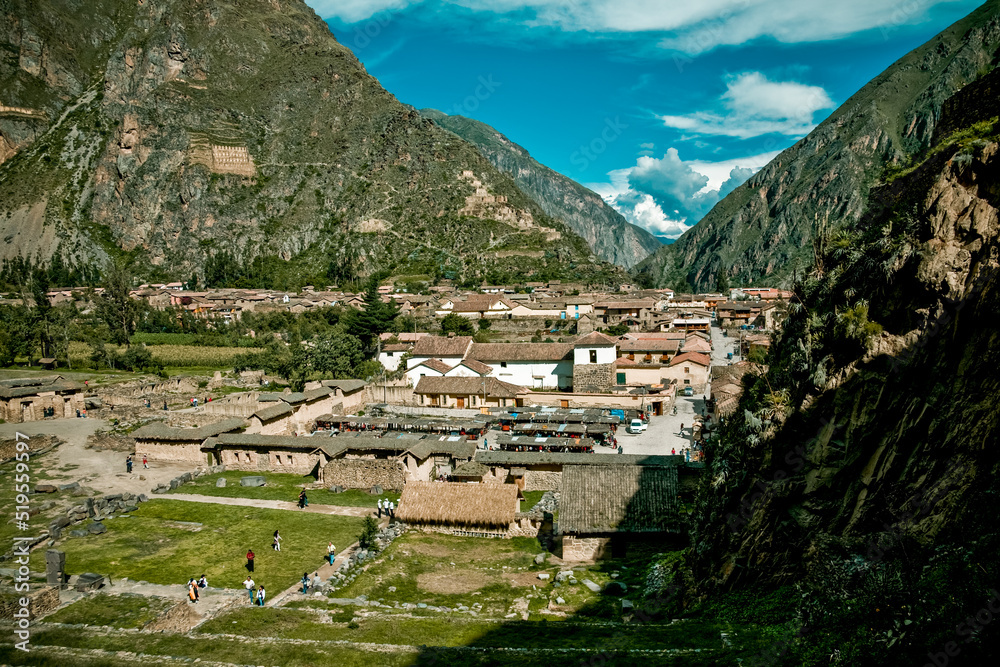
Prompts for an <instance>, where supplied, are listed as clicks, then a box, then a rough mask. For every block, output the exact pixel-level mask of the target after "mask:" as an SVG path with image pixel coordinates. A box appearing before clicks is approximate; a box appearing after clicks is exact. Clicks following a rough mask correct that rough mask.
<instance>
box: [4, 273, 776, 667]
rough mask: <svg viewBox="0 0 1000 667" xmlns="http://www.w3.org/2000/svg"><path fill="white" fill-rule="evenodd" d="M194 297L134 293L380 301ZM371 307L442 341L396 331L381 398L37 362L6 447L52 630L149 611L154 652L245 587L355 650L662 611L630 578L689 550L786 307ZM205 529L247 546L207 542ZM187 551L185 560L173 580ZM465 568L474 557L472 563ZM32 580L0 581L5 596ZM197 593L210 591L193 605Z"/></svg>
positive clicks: (627, 302)
mask: <svg viewBox="0 0 1000 667" xmlns="http://www.w3.org/2000/svg"><path fill="white" fill-rule="evenodd" d="M182 288H183V285H180V284H171V285H157V286H142V287H141V288H138V289H136V290H134V291H133V292H132V294H131V296H132V298H134V299H136V300H139V299H142V300H144V301H146V302H147V303H148V304H149V306H150V307H152V308H161V309H166V310H170V312H175V309H178V308H181V309H184V310H185V311H187V312H189V313H190V314H192V315H194V316H196V317H199V318H206V319H208V320H209V321H210V322H211V323H212V325H213V326H215V327H226V326H229V324H227V323H228V322H231V321H232V320H233V319H239V318H240V317H241V314H242V313H245V312H259V311H267V310H274V311H282V310H284V311H287V312H290V313H297V312H301V311H302V310H303V309H308V308H324V307H327V308H329V307H334V306H336V305H341V306H344V307H348V308H364V301H363V299H362V296H361V295H353V294H341V293H335V292H329V291H326V292H314V291H311V290H303V291H302V292H300V293H297V294H286V293H273V292H265V291H246V290H219V291H215V292H205V293H198V292H191V291H188V290H184V289H182ZM378 291H379V292H380V298H381V300H382V301H383V302H387V301H388V300H390V299H391V300H394V301H396V302H398V303H399V305H400V311H401V312H409V313H410V314H411V315H413V316H414V321H415V322H420V323H421V326H418V327H416V328H418V329H424V330H423V331H419V330H418V331H414V332H405V331H400V332H397V333H388V332H386V333H383V334H381V336H380V337H379V339H378V342H377V361H378V362H379V363H380V364H381V367H382V368H383V371H382V372H381V373H379V374H376V375H375V376H373V377H369V378H357V379H322V378H316V379H307V380H306V382H305V383H304V385H303V386H302V387H300V388H297V389H298V390H293V388H291V387H289V386H287V383H285V382H283V381H282V380H281V378H276V377H269V376H268V375H267V374H266V373H265V372H263V371H260V370H244V371H241V372H235V371H232V370H229V371H226V370H217V371H214V372H212V373H211V374H206V375H203V376H199V375H198V374H196V373H192V374H178V375H172V376H170V377H167V378H162V377H161V378H156V377H144V378H133V377H123V378H114V379H109V378H108V377H107V376H103V375H88V374H87V373H86V372H82V371H72V370H69V369H63V368H59V367H57V364H54V363H53V362H54V360H51V359H41V360H39V361H38V365H39V366H41V367H42V370H38V371H34V372H32V373H28V374H22V376H20V377H16V376H15V375H16V371H13V370H11V371H4V373H5V375H4V378H5V379H3V380H0V418H2V419H3V420H4V422H6V423H5V424H2V425H0V434H2V438H3V439H4V440H5V441H6V444H5V449H11V450H13V449H14V448H15V446H16V445H17V442H16V441H17V440H18V439H20V438H25V439H26V441H27V442H28V446H29V447H30V451H31V456H32V460H33V466H35V467H34V468H33V471H34V473H33V476H32V480H33V482H36V483H34V484H32V486H31V490H32V491H33V493H32V494H31V498H32V500H31V502H32V506H33V514H32V516H31V520H30V525H31V534H32V537H31V538H30V540H28V542H29V547H30V553H31V556H30V563H31V572H32V574H31V576H32V577H33V578H34V580H35V581H36V582H37V584H36V585H35V586H34V587H33V596H32V600H33V602H32V604H33V605H34V607H33V609H34V611H33V613H34V614H35V618H36V619H37V620H38V622H39V623H41V625H40V627H47V626H45V623H46V622H47V621H46V619H55V620H53V624H54V625H53V627H61V626H59V623H60V622H65V621H66V619H70V620H72V619H79V618H81V617H82V616H86V614H83V612H84V611H86V612H87V614H89V613H92V611H93V609H92V607H93V605H95V604H98V602H99V603H100V604H101V605H109V604H110V605H112V606H116V605H124V606H123V607H122V609H121V610H120V611H119V613H120V614H122V615H123V617H125V618H130V619H131V618H132V617H133V616H136V614H138V612H137V611H136V606H137V605H138V606H139V608H140V609H146V611H144V612H143V613H142V614H139V616H141V617H142V618H143V619H144V620H143V621H142V628H143V629H144V631H147V630H156V631H163V630H164V629H165V628H166V629H168V631H171V632H184V633H186V632H192V631H194V632H201V631H207V630H206V628H212V627H216V626H218V624H219V623H220V622H222V619H228V618H233V619H234V620H233V621H232V623H233V624H236V626H238V627H242V624H244V623H248V622H249V623H252V619H250V618H247V617H246V616H245V614H246V611H247V610H246V608H245V600H246V596H245V591H243V590H242V589H243V588H244V586H245V585H246V581H247V580H250V578H251V577H256V578H257V579H262V578H263V577H264V576H265V575H262V574H255V573H266V578H267V580H268V581H267V583H268V584H269V585H268V589H269V597H270V599H269V601H267V602H266V605H267V606H268V607H269V608H270V609H273V610H274V612H273V613H283V614H291V613H293V612H292V610H296V611H295V612H294V613H296V614H299V615H300V616H301V615H302V614H306V618H307V620H315V619H314V616H315V615H316V614H318V615H319V618H320V620H321V622H323V623H333V624H334V625H337V624H338V623H340V621H337V620H335V619H337V618H341V617H343V618H344V619H346V618H347V617H348V616H350V619H349V620H346V621H344V622H343V623H340V625H341V626H343V627H346V626H347V625H348V624H355V625H356V624H357V623H359V622H362V621H363V620H364V619H368V620H369V625H374V624H376V623H381V622H384V621H385V617H386V616H387V615H391V614H404V615H411V614H412V613H414V612H417V611H420V612H424V611H425V610H429V611H430V612H433V613H435V614H439V615H440V614H460V615H464V616H467V617H472V618H477V619H478V618H480V617H482V616H485V617H487V618H488V619H489V622H490V623H500V622H512V621H520V622H526V623H533V622H537V621H538V620H539V619H547V618H552V619H562V620H566V619H572V618H576V617H578V616H579V615H580V614H585V613H590V612H589V611H588V610H593V609H600V610H602V611H601V612H600V613H601V615H602V616H603V617H604V618H606V619H612V620H614V621H615V622H627V620H628V619H630V618H631V617H632V616H633V615H634V613H635V609H636V605H639V604H641V602H640V600H639V598H641V597H643V596H644V595H645V596H648V594H649V592H650V591H649V590H646V589H647V588H648V586H647V584H648V582H646V581H644V580H642V581H640V580H637V579H636V577H637V576H638V574H639V572H640V571H643V570H644V569H645V568H646V567H647V566H648V565H649V562H650V561H649V559H650V558H654V559H655V558H657V557H662V556H663V554H665V553H670V552H674V551H677V550H679V549H682V548H683V547H684V546H686V544H687V534H686V527H685V516H686V515H687V513H688V512H690V511H691V507H692V504H693V503H694V500H695V494H696V489H697V486H698V484H699V480H700V477H701V474H702V471H703V469H704V464H703V458H704V455H705V446H706V444H707V443H709V442H710V441H711V439H712V437H713V432H714V431H715V430H716V429H718V428H719V427H720V424H722V423H723V422H724V420H725V419H726V417H727V416H728V415H730V414H731V413H732V411H733V410H735V408H736V405H737V404H738V401H739V396H740V394H741V392H742V391H743V383H742V377H743V375H744V374H746V373H753V372H760V370H761V368H762V366H761V365H762V363H763V362H764V359H765V358H766V352H767V348H768V346H769V345H770V335H771V333H773V332H774V331H776V330H778V329H779V328H780V326H781V322H782V320H783V317H784V314H785V311H786V307H787V304H788V303H789V302H790V300H791V298H792V295H791V294H790V293H788V292H782V291H779V290H772V289H762V288H761V289H758V288H745V289H739V290H737V289H734V290H732V291H731V292H730V293H729V294H728V295H722V294H697V295H683V294H675V293H673V292H672V291H670V290H659V291H643V290H635V289H632V288H631V286H622V288H621V289H620V290H618V291H616V292H613V293H608V292H604V293H588V292H586V291H583V290H581V289H580V286H572V285H566V286H564V285H561V284H559V283H546V284H532V285H527V286H522V287H521V288H520V291H518V290H515V289H513V288H508V287H504V286H483V287H482V288H481V289H480V290H477V291H475V292H468V291H466V292H464V293H462V292H459V291H457V290H454V289H449V291H447V292H446V291H444V290H441V291H435V292H433V293H432V294H427V295H412V294H409V293H404V292H396V291H393V290H392V289H391V288H390V289H387V288H386V287H385V286H383V287H380V288H379V290H378ZM49 296H50V298H51V299H53V300H58V299H59V298H67V299H76V300H80V299H84V300H85V299H86V298H88V296H87V295H86V294H83V293H81V292H80V291H78V290H55V291H53V292H52V293H51V294H50V295H49ZM456 315H457V316H459V317H462V318H465V319H468V320H469V321H471V322H474V323H478V324H479V331H480V332H483V331H484V329H486V328H487V327H485V326H484V325H483V324H482V321H483V320H489V321H490V325H489V327H488V331H489V338H488V341H489V342H481V341H483V340H484V337H483V336H481V335H476V336H472V335H460V334H457V333H456V332H454V331H452V332H447V333H446V332H444V331H442V330H440V328H439V327H440V324H439V323H440V322H441V321H442V320H444V318H447V317H452V318H454V316H456ZM435 329H437V331H435ZM539 330H541V331H539ZM539 333H541V334H542V335H544V336H545V338H544V339H542V336H540V335H539ZM46 369H47V370H46ZM10 460H11V461H12V460H13V457H11V459H10ZM38 466H42V468H41V469H40V468H39V467H38ZM7 468H10V472H11V473H13V465H12V463H11V462H10V461H9V462H8V463H6V464H4V469H5V470H6V469H7ZM11 486H12V485H11ZM36 499H37V500H36ZM123 519H128V520H127V521H123ZM265 526H266V527H265ZM209 527H211V529H210V532H211V533H218V534H219V535H220V536H221V535H222V534H232V535H236V534H238V535H240V539H239V540H237V541H231V539H230V538H228V537H227V538H221V541H220V539H214V540H209V536H208V535H206V534H205V533H204V532H203V529H204V528H209ZM136 530H138V531H139V534H136V533H134V532H133V531H136ZM7 531H8V532H12V533H13V532H14V528H13V526H10V525H8V527H7ZM279 531H280V534H281V535H282V536H283V540H284V543H283V545H282V546H280V551H279V550H277V549H275V548H274V546H275V545H276V544H279V543H278V532H279ZM272 532H273V533H274V534H275V535H274V536H273V543H272V536H271V533H272ZM140 535H141V537H140ZM172 540H180V544H188V543H189V542H190V545H189V547H188V548H183V547H182V548H181V549H180V550H177V549H176V548H174V547H171V548H170V550H169V553H170V554H171V556H170V562H171V563H172V565H171V566H168V567H162V566H158V565H157V563H159V562H160V561H161V559H162V557H163V555H164V554H165V553H166V552H165V551H164V549H165V548H166V547H165V546H164V545H165V544H166V543H168V542H170V541H172ZM206 540H208V541H206ZM328 543H329V544H328ZM504 544H508V545H510V546H507V547H504V546H502V545H504ZM195 545H198V546H195ZM477 545H478V546H477ZM489 545H496V546H489ZM328 548H329V550H330V553H327V550H328ZM334 549H335V551H333V550H334ZM440 549H447V550H449V554H451V555H448V556H447V558H449V559H450V560H448V562H449V563H451V564H450V565H447V566H446V565H445V564H444V563H443V562H435V563H433V567H432V569H426V564H425V565H416V564H415V565H414V566H413V567H414V569H413V572H416V574H415V575H414V576H415V579H413V580H411V578H410V577H409V573H408V571H407V569H406V568H404V569H403V570H399V569H398V568H395V569H394V567H395V566H394V559H396V558H401V557H403V554H408V553H414V551H413V550H416V552H421V551H422V552H424V553H425V554H426V553H431V552H433V553H439V552H440ZM497 549H499V550H500V551H497ZM248 550H249V551H250V552H254V551H256V558H255V562H256V564H257V565H256V570H254V569H253V568H252V567H250V568H249V569H248V563H247V562H245V557H246V553H245V552H247V551H248ZM453 552H454V553H466V554H468V556H469V558H468V560H467V561H466V562H465V563H464V564H463V563H459V564H458V565H456V564H455V562H454V561H455V560H456V559H458V558H459V556H457V555H453ZM440 553H444V552H440ZM285 554H288V555H287V556H286V555H285ZM12 555H13V554H8V555H7V557H8V559H9V558H11V557H12ZM206 555H209V556H208V558H207V559H206V558H205V556H206ZM278 559H281V561H282V562H281V564H280V565H279V564H278ZM484 559H485V561H489V562H491V564H490V565H488V566H486V567H480V565H478V563H480V562H481V561H484ZM491 559H498V560H496V562H492V560H491ZM286 560H287V562H285V561H286ZM292 563H294V565H292ZM503 563H505V564H503ZM640 564H642V565H641V566H640ZM178 566H181V569H180V570H179V569H178ZM442 567H446V568H448V569H446V570H445V571H442V570H441V568H442ZM629 567H634V568H635V570H634V571H633V572H629ZM640 568H642V569H640ZM448 570H453V571H452V574H451V575H449V573H448ZM181 571H183V572H184V573H185V574H183V575H181V574H179V572H181ZM303 571H304V572H305V573H306V574H305V575H303V576H302V579H303V580H304V582H305V583H303V582H299V583H296V582H297V581H298V580H299V577H300V575H299V573H300V572H303ZM14 572H15V571H14V570H9V569H4V566H3V564H0V576H4V577H5V578H9V577H10V576H11V575H12V573H14ZM494 572H499V573H501V574H503V577H502V578H499V579H498V578H497V576H496V575H495V574H494ZM187 573H190V574H187ZM203 573H205V574H204V576H205V577H206V581H207V582H209V583H210V584H211V587H210V588H207V589H204V590H201V591H199V590H197V589H198V587H197V585H196V583H195V582H196V580H197V578H198V576H199V575H202V574H203ZM244 576H246V579H244ZM189 579H190V580H194V581H189ZM185 581H188V584H185V583H184V582H185ZM390 581H391V582H393V583H392V584H391V585H390V584H389V583H388V582H390ZM263 585H264V583H263V581H261V582H259V584H258V585H255V587H254V591H257V588H258V587H261V588H262V587H263ZM498 585H499V586H500V588H497V586H498ZM485 591H490V593H489V594H486V593H485ZM629 591H632V592H631V593H630V592H629ZM404 592H405V593H404ZM260 593H261V595H263V592H262V591H261V592H260ZM192 595H193V596H194V597H193V598H192V597H191V596H192ZM254 595H256V592H255V593H254ZM112 596H113V600H114V602H113V603H112V602H110V600H112ZM198 598H200V599H199V602H198V604H194V603H193V602H194V600H195V599H198ZM476 598H478V599H476ZM253 599H254V600H256V598H255V597H254V598H253ZM150 601H154V602H155V604H154V605H153V607H155V609H156V610H157V611H156V613H151V612H149V611H148V608H149V605H150V604H151V602H150ZM201 602H205V603H208V604H201ZM333 609H336V610H339V611H336V612H334V611H331V610H333ZM74 610H76V611H74ZM279 610H280V611H279ZM338 614H340V616H338ZM297 618H298V617H297ZM59 619H64V620H63V621H59ZM324 619H325V620H324ZM379 619H380V620H379ZM300 620H302V619H300ZM132 622H133V621H131V620H130V621H129V623H132ZM236 626H234V627H236ZM121 627H124V626H121ZM348 634H350V633H348ZM501 634H503V633H501ZM504 636H506V635H504ZM346 638H347V639H350V637H346ZM394 641H395V640H394ZM504 641H508V642H509V641H510V640H509V638H508V639H505V640H504ZM390 643H391V642H390ZM717 644H718V642H717V641H716V640H714V639H713V640H712V641H711V642H708V643H706V644H705V645H704V646H703V647H701V648H698V650H699V651H700V650H702V649H705V650H708V648H709V646H715V645H717Z"/></svg>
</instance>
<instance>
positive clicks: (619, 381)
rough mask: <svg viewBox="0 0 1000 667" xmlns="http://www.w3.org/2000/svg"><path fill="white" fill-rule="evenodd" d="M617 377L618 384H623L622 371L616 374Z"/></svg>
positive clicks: (623, 376)
mask: <svg viewBox="0 0 1000 667" xmlns="http://www.w3.org/2000/svg"><path fill="white" fill-rule="evenodd" d="M617 378H618V384H625V374H624V373H618V374H617Z"/></svg>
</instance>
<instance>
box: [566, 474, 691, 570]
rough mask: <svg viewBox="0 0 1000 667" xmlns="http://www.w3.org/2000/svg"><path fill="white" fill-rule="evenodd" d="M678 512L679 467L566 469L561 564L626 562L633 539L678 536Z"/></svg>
mask: <svg viewBox="0 0 1000 667" xmlns="http://www.w3.org/2000/svg"><path fill="white" fill-rule="evenodd" d="M677 510H678V501H677V467H676V466H636V465H612V466H605V467H598V466H581V465H570V466H566V468H565V469H564V470H563V480H562V494H561V496H560V499H559V529H560V531H561V532H562V534H563V538H562V559H563V560H564V561H590V560H597V559H599V558H606V557H610V556H612V555H614V556H623V555H625V551H626V549H627V545H628V541H629V539H630V538H633V537H635V536H638V535H640V534H645V535H656V534H660V535H663V534H667V533H676V532H679V530H680V522H679V517H678V514H677Z"/></svg>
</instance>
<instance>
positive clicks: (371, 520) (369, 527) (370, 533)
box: [358, 516, 378, 549]
mask: <svg viewBox="0 0 1000 667" xmlns="http://www.w3.org/2000/svg"><path fill="white" fill-rule="evenodd" d="M376 535H378V521H376V520H375V517H372V516H366V517H365V522H364V523H363V524H361V534H360V535H358V546H360V547H361V548H362V549H370V548H372V547H373V546H375V536H376Z"/></svg>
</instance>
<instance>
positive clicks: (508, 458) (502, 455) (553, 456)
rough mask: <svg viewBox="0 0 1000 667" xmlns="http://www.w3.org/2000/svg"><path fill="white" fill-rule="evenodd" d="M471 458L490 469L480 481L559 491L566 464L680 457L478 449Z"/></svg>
mask: <svg viewBox="0 0 1000 667" xmlns="http://www.w3.org/2000/svg"><path fill="white" fill-rule="evenodd" d="M475 461H476V462H477V463H481V464H483V465H485V466H487V467H488V468H489V469H490V472H489V473H488V474H487V475H484V476H483V481H496V482H513V483H515V484H517V485H518V486H519V487H520V488H521V489H522V490H524V491H561V490H562V488H563V470H564V469H565V468H566V467H567V466H580V465H585V466H593V467H595V468H598V469H606V468H609V467H610V466H616V465H633V466H676V465H680V464H681V463H682V462H683V461H684V457H683V456H649V455H644V454H579V453H575V452H512V451H499V450H497V451H487V450H482V449H481V450H479V451H477V452H476V454H475Z"/></svg>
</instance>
